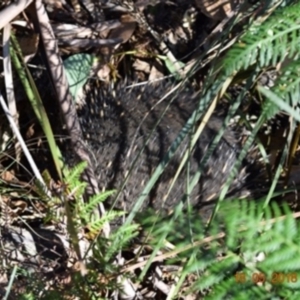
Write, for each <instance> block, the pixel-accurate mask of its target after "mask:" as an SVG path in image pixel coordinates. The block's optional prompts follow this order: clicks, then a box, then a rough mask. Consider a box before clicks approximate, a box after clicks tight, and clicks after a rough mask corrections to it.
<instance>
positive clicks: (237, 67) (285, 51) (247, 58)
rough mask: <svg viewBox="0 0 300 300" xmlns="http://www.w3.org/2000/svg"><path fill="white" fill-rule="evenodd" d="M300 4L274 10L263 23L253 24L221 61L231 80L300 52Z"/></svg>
mask: <svg viewBox="0 0 300 300" xmlns="http://www.w3.org/2000/svg"><path fill="white" fill-rule="evenodd" d="M299 14H300V3H296V4H294V5H291V6H287V7H283V8H280V9H278V10H276V11H275V13H274V14H273V15H271V16H270V17H269V18H268V19H267V21H266V22H265V23H263V24H259V23H257V24H255V23H254V24H253V25H252V26H251V27H250V28H249V30H248V31H247V32H246V34H245V35H244V36H242V37H241V38H240V40H239V41H238V42H237V43H236V44H235V45H234V46H233V47H232V48H231V49H230V50H229V51H228V53H227V54H226V56H225V58H224V59H223V60H222V67H223V74H224V75H225V76H226V77H228V76H230V75H232V74H235V73H236V72H239V71H241V70H246V69H248V68H249V67H250V66H252V65H256V66H258V67H259V68H262V67H265V66H269V65H275V64H276V63H278V62H281V61H283V60H284V59H285V58H286V57H287V56H288V57H290V58H291V57H294V56H295V55H296V54H297V53H298V52H299V49H300V43H299V35H300V20H299Z"/></svg>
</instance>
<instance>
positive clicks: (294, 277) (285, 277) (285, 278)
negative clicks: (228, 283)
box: [234, 272, 298, 284]
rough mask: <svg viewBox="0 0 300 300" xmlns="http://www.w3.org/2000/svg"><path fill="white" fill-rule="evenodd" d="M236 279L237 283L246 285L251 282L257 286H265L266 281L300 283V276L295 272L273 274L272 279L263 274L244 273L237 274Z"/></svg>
mask: <svg viewBox="0 0 300 300" xmlns="http://www.w3.org/2000/svg"><path fill="white" fill-rule="evenodd" d="M234 277H235V281H236V283H246V282H248V281H249V280H250V281H251V282H253V283H255V284H263V283H265V282H266V281H269V282H270V283H272V284H282V283H296V282H298V274H297V273H295V272H287V273H284V272H273V273H272V274H271V276H270V277H268V276H267V275H266V274H264V273H261V272H255V273H253V274H252V275H250V276H249V275H247V274H245V273H244V272H237V273H235V275H234Z"/></svg>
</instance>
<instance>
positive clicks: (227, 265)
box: [0, 1, 300, 299]
mask: <svg viewBox="0 0 300 300" xmlns="http://www.w3.org/2000/svg"><path fill="white" fill-rule="evenodd" d="M274 3H275V2H274ZM274 3H273V4H272V1H268V4H269V6H268V5H267V7H263V8H260V9H265V14H263V16H261V17H260V18H257V19H255V18H253V19H250V20H249V22H248V23H247V24H246V25H245V24H244V27H243V30H242V31H241V33H240V34H239V35H237V37H236V39H235V41H234V42H233V43H231V41H229V40H230V38H229V36H230V29H231V28H232V27H230V26H231V25H230V24H229V25H230V26H228V28H227V30H224V32H222V34H221V36H219V37H218V41H220V42H221V44H222V46H224V48H226V49H227V48H228V49H227V50H224V51H223V47H222V46H221V47H220V48H219V49H222V51H220V52H219V53H218V54H216V55H215V57H214V58H213V59H212V60H211V61H210V65H209V68H208V71H207V76H206V77H205V80H204V81H203V84H202V87H201V91H200V93H199V105H198V109H197V110H196V111H195V113H194V114H193V115H192V116H191V118H190V120H189V121H188V123H187V125H186V126H189V124H194V123H195V120H199V119H201V118H209V116H210V115H211V114H212V113H213V111H214V109H215V107H216V105H217V103H220V102H221V101H222V99H224V98H226V99H227V102H228V103H230V105H229V109H228V113H227V116H226V118H225V120H224V124H223V127H222V130H220V132H219V134H218V135H217V136H216V137H215V139H214V141H213V143H212V146H211V148H210V149H209V150H208V151H207V152H206V154H205V155H204V157H203V158H202V160H201V164H200V167H199V172H198V173H197V174H196V175H195V176H194V177H193V178H190V177H189V176H187V181H188V182H189V185H188V191H190V190H191V189H193V187H194V186H195V185H196V184H197V183H198V182H199V178H200V176H201V171H202V170H203V169H204V167H205V164H206V162H207V160H208V158H209V155H211V153H212V151H213V147H215V145H216V144H217V142H218V141H219V140H220V139H221V137H222V134H223V133H224V130H225V128H226V127H228V126H229V124H230V122H231V121H232V119H233V118H234V117H235V116H236V115H238V116H239V119H238V123H239V126H241V127H244V128H246V129H247V130H248V135H247V138H246V140H245V141H244V142H243V149H242V151H241V152H240V154H239V158H238V159H237V161H236V163H235V166H234V170H233V172H232V174H231V176H229V178H228V181H227V183H226V184H225V186H224V188H223V189H222V191H221V194H220V197H219V199H218V201H217V202H216V204H215V206H214V208H213V214H212V216H211V218H210V219H209V220H202V219H201V218H200V217H199V213H198V212H197V209H188V210H184V209H183V203H180V204H179V205H178V206H177V207H176V208H174V211H173V213H172V214H171V215H168V216H165V215H158V214H155V213H152V212H151V211H147V212H142V213H138V212H139V208H140V207H141V205H142V203H143V201H144V200H145V198H146V197H147V195H148V194H149V192H150V191H151V189H152V187H153V186H154V185H155V182H156V181H157V179H158V178H159V176H160V175H161V173H162V172H163V170H164V168H165V166H166V164H167V163H168V162H169V161H170V159H171V156H172V154H173V153H174V152H175V150H176V148H177V147H178V145H179V143H180V142H181V141H183V140H184V137H185V136H184V132H187V130H185V128H183V130H182V134H180V135H179V136H178V138H177V139H176V140H175V141H174V143H173V144H172V147H171V149H170V151H169V153H168V155H167V156H166V157H165V159H164V160H163V162H162V163H161V164H160V165H159V166H158V167H157V169H156V170H153V176H152V178H151V179H150V180H149V182H148V183H146V184H145V189H144V191H143V192H142V193H141V195H140V197H139V198H138V199H136V205H135V206H134V208H133V210H132V211H130V212H127V213H125V212H120V211H116V210H114V209H112V210H110V209H107V210H106V212H105V213H104V214H102V212H101V213H100V214H99V215H97V214H95V211H97V210H98V207H99V205H100V204H101V205H105V200H106V199H107V198H108V197H114V196H115V195H117V194H118V193H119V192H120V191H117V190H116V191H105V192H99V193H96V194H95V195H92V196H90V195H89V196H88V197H87V196H86V194H85V191H86V188H87V186H88V183H87V182H83V180H82V178H81V177H80V176H81V174H82V173H83V172H84V170H85V168H86V164H84V163H80V164H78V165H77V166H76V167H74V168H72V169H71V170H69V169H68V168H66V167H65V166H63V163H62V162H63V159H62V155H61V154H60V152H59V151H58V150H57V149H58V147H57V145H56V143H57V142H58V141H57V140H58V139H56V138H55V137H54V135H53V133H52V130H51V126H50V122H49V121H48V117H46V116H47V114H46V108H44V107H43V106H42V101H41V97H40V96H37V93H38V92H37V90H38V89H37V88H36V87H35V83H34V80H33V79H32V77H31V75H30V71H29V70H28V68H26V69H25V70H26V72H25V71H24V66H25V65H26V64H25V63H24V62H23V58H22V55H21V54H20V52H18V47H17V42H16V41H15V40H14V39H13V41H14V42H13V43H12V46H11V47H12V50H11V55H12V57H14V59H13V63H14V66H15V69H16V71H17V73H18V75H19V76H20V77H21V78H22V83H23V85H25V86H26V89H27V91H28V93H27V95H28V98H29V99H31V104H32V107H33V108H34V109H33V110H34V111H35V113H36V116H37V119H38V120H39V121H40V125H41V128H42V129H43V132H44V134H45V135H46V136H47V141H48V143H49V144H50V145H51V146H50V151H51V153H52V158H53V161H54V162H55V163H54V162H51V160H48V163H49V164H54V165H55V167H54V168H53V169H55V170H56V171H57V178H58V179H57V180H56V181H55V180H54V179H52V177H51V176H50V175H46V174H48V173H44V174H43V175H38V173H35V182H34V183H30V184H28V186H30V189H26V185H24V189H23V190H22V193H21V192H20V190H19V189H17V188H16V189H15V190H14V187H13V184H12V181H11V180H7V176H9V175H11V176H13V175H12V174H11V173H10V168H11V165H5V166H3V167H2V168H1V173H2V179H1V180H2V182H1V186H0V188H1V197H0V198H1V228H2V229H1V231H3V234H2V232H1V234H2V235H3V236H2V239H4V236H5V234H6V235H9V234H11V233H6V230H8V229H9V228H12V229H13V230H15V231H17V229H16V227H17V226H20V224H22V226H23V227H25V228H27V229H28V228H29V229H30V227H31V225H28V222H29V221H28V220H27V219H23V221H22V217H21V216H18V213H14V214H13V217H12V220H10V221H7V215H8V214H9V215H11V214H12V213H11V211H9V208H8V207H9V201H12V200H7V199H11V198H13V197H15V198H17V199H18V197H21V195H22V199H25V196H24V195H25V194H26V193H27V194H30V193H32V194H33V195H34V196H32V197H33V198H34V199H33V198H31V197H30V196H28V195H26V197H27V198H26V201H24V203H25V202H26V205H25V204H24V205H25V206H26V207H28V206H29V204H28V203H31V205H33V206H34V207H38V209H37V210H39V211H42V213H41V216H39V217H38V218H39V223H42V224H43V223H44V225H46V224H51V226H52V227H55V228H56V229H58V228H59V229H61V228H62V229H61V230H60V232H63V234H62V235H63V236H64V237H63V238H61V241H62V242H60V243H61V244H64V247H66V248H67V250H66V252H68V255H69V258H68V259H66V261H67V263H66V262H65V265H64V267H65V268H66V269H67V268H68V271H67V272H65V273H64V275H61V274H55V276H54V275H53V273H56V272H54V271H53V270H51V272H52V273H51V272H49V273H51V274H52V275H53V276H52V277H51V276H50V275H49V273H47V272H46V273H47V275H46V276H44V275H38V274H40V273H38V272H35V271H30V270H29V267H28V266H27V265H25V267H24V265H22V264H20V265H17V267H13V266H12V264H11V263H4V261H5V259H4V258H3V261H2V266H1V272H2V273H3V274H4V273H5V274H8V280H7V283H5V286H4V287H3V286H2V284H1V289H2V288H5V291H6V295H5V296H4V297H5V298H4V299H53V298H54V297H55V298H57V299H111V297H112V296H111V295H112V294H114V293H115V295H119V298H118V299H124V298H125V295H128V294H127V293H128V291H126V288H127V285H126V284H124V282H128V281H129V280H130V282H133V283H134V285H135V287H136V288H137V289H139V288H141V287H146V286H149V285H150V283H151V280H153V281H154V279H156V277H155V276H154V275H153V274H155V272H156V271H157V268H158V267H160V268H162V269H163V270H164V272H162V271H161V273H160V275H159V276H160V279H161V280H162V281H164V282H167V283H168V284H170V285H169V286H168V287H169V289H167V295H164V294H163V293H161V294H159V293H157V294H156V295H159V296H156V297H157V299H299V297H300V292H299V290H300V260H299V257H300V240H299V222H298V220H297V219H298V218H299V212H297V208H298V205H299V203H298V199H297V186H292V184H291V183H292V182H291V181H289V179H288V178H289V176H290V175H291V174H292V175H293V178H297V177H299V176H298V175H297V169H296V168H295V169H296V171H295V169H294V168H293V166H294V165H295V159H296V158H297V155H298V153H297V152H298V147H299V136H300V135H299V125H298V122H299V121H300V117H299V116H300V115H299V103H298V102H299V96H300V93H299V91H300V89H299V82H300V78H299V72H300V65H299V52H300V38H299V37H300V17H299V16H300V3H297V1H290V2H288V1H287V2H285V3H284V5H281V6H280V5H278V7H276V5H277V4H276V3H277V2H276V3H275V4H274ZM232 26H233V24H232ZM233 28H236V27H233ZM227 43H228V44H227ZM228 45H229V46H228ZM225 46H226V47H225ZM227 46H228V47H227ZM207 51H208V50H207ZM221 52H222V55H221ZM219 54H220V55H219ZM86 55H90V54H85V57H86ZM204 56H205V54H203V56H202V57H201V59H203V57H204ZM91 60H92V59H91V57H90V56H89V57H88V61H89V62H90V61H91ZM76 63H78V61H77V62H75V63H74V64H76ZM74 64H72V60H70V61H69V63H68V64H65V68H67V69H68V68H72V67H73V68H76V66H75V65H74ZM270 70H272V71H275V73H276V76H275V78H274V80H273V82H272V84H270V85H267V84H262V83H261V80H260V78H261V76H265V74H267V75H268V74H269V71H270ZM83 73H84V75H82V73H81V77H80V87H82V86H83V84H82V82H85V81H87V79H88V74H89V73H88V72H86V71H84V72H83ZM195 73H196V70H194V71H193V72H191V74H189V75H188V76H185V78H184V80H181V81H180V83H181V84H185V81H187V80H189V79H191V80H192V78H193V75H195ZM68 74H69V73H68ZM73 75H74V74H73ZM75 75H76V74H75ZM177 75H178V74H177ZM68 76H70V74H69V75H68ZM69 80H71V79H70V78H69ZM236 86H238V87H239V88H238V93H237V94H235V95H234V96H232V94H231V93H230V89H231V88H232V87H236ZM28 89H29V90H28ZM75 90H76V88H75ZM77 92H78V90H76V92H75V94H73V96H75V97H76V95H77ZM162 96H163V95H162ZM1 99H2V100H3V97H2V96H1ZM37 99H38V100H37ZM245 99H246V100H245ZM257 99H258V100H257ZM245 102H247V103H245ZM252 102H255V105H256V107H257V111H256V116H255V118H254V119H253V118H252V117H253V116H251V115H250V112H249V111H247V108H249V107H250V106H251V103H252ZM4 111H5V108H4ZM278 116H285V117H286V118H287V119H288V125H287V126H286V128H285V131H286V132H285V135H286V136H285V140H284V143H282V144H280V145H277V148H276V162H274V160H273V161H271V154H270V149H267V147H265V145H264V144H263V143H262V142H261V141H260V139H259V138H258V135H259V133H260V132H261V131H262V128H264V126H265V125H266V124H269V123H270V122H273V121H274V120H275V121H276V120H277V119H276V118H277V117H278ZM21 126H22V124H21ZM197 134H200V132H199V133H196V134H195V137H194V140H195V141H196V140H197V138H198V137H199V136H197ZM14 135H17V136H18V134H16V133H14ZM1 139H3V136H2V137H1ZM21 144H22V142H21ZM254 144H255V145H257V149H258V150H257V152H258V153H259V155H258V157H262V159H261V166H264V167H265V169H266V170H267V171H268V175H269V178H267V176H266V177H265V179H264V180H265V182H262V187H263V189H264V190H263V192H260V193H259V197H257V198H259V199H257V198H255V196H253V195H251V196H250V197H249V198H248V199H231V200H230V201H223V200H225V199H226V193H227V191H228V189H229V186H230V184H231V182H232V181H233V179H234V177H235V176H236V173H237V172H238V170H239V168H240V166H241V164H242V162H243V160H244V159H245V157H246V156H247V155H248V154H249V152H251V149H252V148H253V145H254ZM1 146H2V150H1V151H2V152H1V153H0V161H1V159H2V160H3V161H5V162H6V161H7V157H11V156H12V155H11V154H8V153H11V152H10V151H12V149H13V148H14V147H15V144H13V143H11V142H10V143H8V144H7V145H5V144H4V142H3V145H1ZM191 146H193V145H192V141H191ZM21 147H23V146H21ZM14 149H18V148H14ZM23 149H24V148H23ZM29 150H30V149H29ZM16 152H17V151H16ZM28 152H29V153H30V151H28ZM272 153H273V152H272ZM256 158H257V157H256ZM256 158H254V159H256ZM34 160H35V157H33V159H32V160H31V162H30V164H33V165H34V166H33V167H32V170H37V172H39V171H38V167H36V166H35V162H34ZM13 164H14V163H13ZM31 166H32V165H31ZM24 168H25V167H24ZM262 168H263V167H262ZM4 175H5V176H4ZM16 176H18V174H16ZM257 176H259V175H257ZM37 179H38V180H37ZM8 182H9V183H8ZM279 182H283V184H282V183H281V184H279ZM298 184H299V181H298ZM16 194H17V196H16ZM288 195H293V196H294V198H293V199H292V200H291V196H289V197H288ZM86 198H88V200H87V201H84V199H86ZM187 198H188V197H187ZM286 200H288V201H286ZM184 201H187V199H183V201H182V202H184ZM22 205H23V204H22ZM23 211H25V209H24V210H23ZM116 219H122V221H124V222H123V225H120V226H118V228H117V229H114V230H112V231H111V232H110V234H109V236H104V235H103V232H102V231H103V228H104V227H105V226H106V224H108V223H110V222H111V221H113V220H116ZM134 220H136V221H134ZM14 222H16V223H17V224H18V225H15V223H14ZM24 224H25V225H24ZM7 227H8V229H7ZM29 229H28V230H29ZM37 233H38V232H37ZM37 235H38V234H37ZM56 238H57V237H56ZM57 239H58V238H57ZM66 245H67V246H66ZM16 247H17V246H16ZM19 247H20V246H19ZM1 251H2V252H1V253H0V254H1V257H5V256H6V255H7V252H4V250H1ZM11 251H13V250H11ZM26 251H27V252H28V251H29V250H28V249H26ZM44 251H45V250H44ZM70 257H71V258H72V259H70ZM124 257H125V258H124ZM41 265H42V263H41ZM168 267H169V268H168ZM172 267H173V269H172ZM27 268H28V269H27ZM39 271H40V272H41V270H39ZM41 274H43V272H41ZM1 276H2V275H1ZM3 276H4V275H3ZM47 276H48V277H47ZM49 276H50V277H49ZM45 278H48V279H47V280H46V279H45ZM49 278H50V279H49ZM22 282H23V285H22ZM45 282H48V283H47V284H48V285H47V284H46V283H45ZM189 295H190V297H194V298H188V297H189ZM122 296H123V298H122ZM10 297H11V298H10ZM14 297H17V298H14ZM71 297H72V298H71ZM127 299H131V298H127ZM132 299H133V298H132ZM147 299H148V298H147ZM149 299H151V298H149ZM155 299H156V298H155Z"/></svg>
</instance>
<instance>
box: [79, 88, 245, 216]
mask: <svg viewBox="0 0 300 300" xmlns="http://www.w3.org/2000/svg"><path fill="white" fill-rule="evenodd" d="M172 87H173V86H172V85H171V84H159V85H147V86H144V87H135V88H130V89H125V88H124V87H117V88H115V89H114V91H113V92H112V91H108V90H105V92H103V91H102V92H101V93H93V94H90V95H88V97H87V104H86V105H85V106H84V107H82V109H81V110H80V111H79V117H80V122H81V126H82V129H83V132H84V136H85V138H86V142H87V145H88V148H89V150H90V152H91V155H92V161H93V163H94V164H95V165H94V166H95V171H96V174H97V176H98V178H99V186H100V187H101V188H105V189H106V190H110V189H119V188H121V186H122V185H123V184H124V180H125V178H126V177H127V175H128V178H127V181H126V183H125V185H124V187H123V189H122V192H121V195H120V197H119V199H118V201H117V206H116V207H117V208H120V209H122V210H126V211H130V210H131V208H132V207H133V205H134V204H135V202H136V200H137V198H138V196H139V195H140V194H141V193H142V192H143V189H144V187H145V185H146V184H147V182H148V181H149V180H150V178H151V175H152V174H153V172H154V170H155V169H156V167H157V166H158V165H159V163H160V162H162V160H163V158H164V156H165V155H166V153H167V152H168V150H169V147H170V145H171V144H172V142H173V141H174V140H175V139H176V137H177V136H178V134H179V133H180V131H181V129H182V128H183V126H184V125H185V123H186V122H187V120H188V119H189V117H190V116H191V114H192V113H193V111H194V110H195V109H196V108H197V104H198V102H199V97H197V96H195V94H194V93H193V92H192V91H191V90H190V89H184V90H181V91H180V92H175V94H172V95H170V96H169V97H167V98H166V99H164V100H163V101H162V100H161V99H162V96H164V95H166V94H167V93H168V92H169V91H170V90H171V89H172ZM94 92H95V91H94ZM173 97H175V99H174V100H173V102H172V103H171V104H170V105H169V102H170V100H171V99H172V98H173ZM165 110H166V113H165V115H164V116H163V117H162V118H161V115H162V113H163V112H164V111H165ZM160 118H161V120H160ZM222 123H223V122H222V119H220V118H219V117H216V116H213V117H212V118H211V119H210V121H209V122H208V124H206V126H205V129H204V131H203V132H202V134H201V136H200V138H199V140H198V142H197V143H196V145H195V147H194V149H192V151H190V157H189V160H188V163H186V164H185V166H184V167H183V169H182V171H181V172H180V173H179V176H178V178H177V180H176V182H175V184H174V186H173V188H172V189H171V191H169V188H170V186H171V183H172V181H173V178H174V176H175V174H176V172H177V169H178V167H179V166H180V164H181V161H182V156H183V154H184V153H185V150H187V149H188V148H189V141H190V137H191V133H192V132H193V131H194V129H195V126H193V127H194V128H191V130H190V132H188V133H187V135H186V138H185V139H184V141H183V143H182V144H181V146H180V147H179V149H178V150H177V152H176V154H175V155H174V157H173V158H172V160H171V161H170V163H169V164H168V166H167V167H166V168H165V170H164V172H163V173H162V175H161V176H160V178H159V180H158V181H157V183H156V184H155V186H154V187H153V189H152V191H151V192H150V194H149V196H148V197H147V201H145V202H144V204H143V207H142V209H144V208H146V207H152V208H154V209H155V210H159V211H161V210H165V211H170V210H172V209H174V207H175V205H176V204H178V203H179V201H180V200H181V199H182V198H183V196H184V195H185V194H186V192H187V181H188V180H191V179H192V178H193V176H194V175H195V174H196V172H197V171H198V170H199V166H200V161H201V159H202V157H203V155H204V153H206V151H207V149H208V147H209V145H210V144H211V142H212V140H213V139H214V137H215V136H216V134H217V133H218V132H219V131H220V129H221V127H222ZM148 138H149V140H148V141H147V139H148ZM238 151H239V145H238V141H237V139H236V137H235V134H234V132H233V131H232V130H231V129H226V130H225V132H224V135H223V137H222V139H221V141H220V142H219V144H218V145H217V146H216V148H215V150H214V151H213V153H212V155H211V156H210V158H209V160H208V161H207V165H206V166H205V168H204V171H203V172H202V175H201V178H200V180H199V181H198V183H197V185H196V186H195V188H194V189H193V191H192V192H191V193H190V197H189V203H190V204H192V205H193V206H197V207H198V206H199V207H200V206H202V205H203V203H205V202H206V201H208V200H212V199H213V198H217V197H218V196H219V194H220V191H221V189H222V187H223V185H224V183H225V182H226V180H227V178H228V176H229V174H230V172H231V171H232V168H233V166H234V163H235V162H236V159H237V155H238ZM244 179H245V174H244V173H243V172H240V173H239V174H238V175H237V177H236V178H235V180H234V182H233V184H232V188H231V189H230V190H229V191H231V192H233V193H235V191H238V190H240V189H241V187H242V186H243V184H244Z"/></svg>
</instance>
